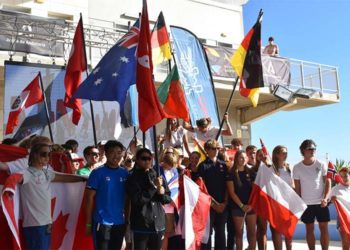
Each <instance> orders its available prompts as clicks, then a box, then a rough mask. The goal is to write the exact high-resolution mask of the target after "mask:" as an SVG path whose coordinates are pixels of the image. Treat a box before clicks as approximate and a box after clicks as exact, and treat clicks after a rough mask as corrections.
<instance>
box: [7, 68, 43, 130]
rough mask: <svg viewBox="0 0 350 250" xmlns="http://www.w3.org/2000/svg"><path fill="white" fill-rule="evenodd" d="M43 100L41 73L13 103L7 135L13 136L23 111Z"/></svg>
mask: <svg viewBox="0 0 350 250" xmlns="http://www.w3.org/2000/svg"><path fill="white" fill-rule="evenodd" d="M43 100H44V95H43V92H42V91H41V88H40V72H39V73H38V75H37V76H36V77H35V78H34V79H33V80H32V81H31V82H30V83H29V84H28V86H27V87H25V89H23V91H22V93H21V94H20V95H19V96H17V97H16V99H15V100H14V102H13V103H12V105H11V110H10V113H9V118H8V121H7V126H6V131H5V135H7V134H12V132H13V130H14V128H15V127H16V126H17V125H18V117H19V115H20V113H21V112H22V110H23V109H26V108H28V107H30V106H32V105H34V104H37V103H39V102H42V101H43Z"/></svg>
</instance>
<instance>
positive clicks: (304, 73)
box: [206, 46, 340, 125]
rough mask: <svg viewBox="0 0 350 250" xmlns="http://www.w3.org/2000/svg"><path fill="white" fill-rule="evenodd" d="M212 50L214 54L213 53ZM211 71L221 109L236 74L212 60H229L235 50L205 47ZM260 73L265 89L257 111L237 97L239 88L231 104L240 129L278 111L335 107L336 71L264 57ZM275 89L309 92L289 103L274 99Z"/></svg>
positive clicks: (325, 66) (280, 58)
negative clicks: (239, 123) (262, 75)
mask: <svg viewBox="0 0 350 250" xmlns="http://www.w3.org/2000/svg"><path fill="white" fill-rule="evenodd" d="M213 49H214V50H215V53H213V51H212V50H213ZM206 50H207V54H208V57H209V62H210V65H211V69H212V74H213V79H214V84H215V91H216V95H217V101H218V105H219V107H220V109H221V110H222V108H224V107H225V106H226V104H227V101H228V98H229V96H230V94H231V91H232V88H233V84H234V81H235V77H236V74H235V73H234V71H233V69H232V68H231V66H230V65H229V62H228V60H227V59H226V61H225V60H221V61H220V60H219V59H216V60H215V58H213V57H212V56H211V55H210V54H215V55H216V57H217V58H219V57H220V58H230V57H231V55H232V53H233V52H234V50H232V49H229V48H220V47H209V46H206ZM262 62H263V71H264V84H265V87H264V88H262V89H261V91H260V98H259V104H258V107H256V108H253V107H252V105H251V103H250V100H249V99H248V98H245V97H242V96H240V94H239V86H238V85H239V84H237V87H236V91H235V94H234V97H233V100H232V105H231V108H232V107H233V108H235V109H237V110H238V111H240V112H238V114H239V116H240V117H239V118H238V117H237V118H238V119H239V120H240V122H241V125H248V124H250V123H251V122H253V121H256V120H258V119H261V118H263V117H265V116H268V115H271V114H272V113H275V112H277V111H293V110H299V109H305V108H311V107H317V106H322V105H327V104H334V103H338V102H339V100H340V89H339V79H338V68H337V67H335V66H330V65H324V64H319V63H314V62H308V61H302V60H297V59H292V58H284V57H270V56H265V55H263V57H262ZM277 85H281V86H283V87H286V88H287V89H289V90H290V91H292V92H296V91H297V90H299V89H307V90H312V92H313V94H312V95H311V96H309V97H307V96H304V97H300V96H294V95H293V98H291V100H290V101H289V102H286V101H283V100H281V99H279V98H277V97H276V96H275V95H274V94H273V90H274V89H275V87H276V86H277Z"/></svg>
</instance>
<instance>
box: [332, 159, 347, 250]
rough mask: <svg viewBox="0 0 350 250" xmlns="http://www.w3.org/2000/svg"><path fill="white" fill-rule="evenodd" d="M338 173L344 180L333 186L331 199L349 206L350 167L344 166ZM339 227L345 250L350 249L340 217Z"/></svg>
mask: <svg viewBox="0 0 350 250" xmlns="http://www.w3.org/2000/svg"><path fill="white" fill-rule="evenodd" d="M338 174H339V176H340V178H341V180H342V183H338V184H337V185H336V186H334V187H333V188H332V191H331V200H332V202H333V203H335V202H336V201H337V202H340V203H342V205H343V206H345V207H349V205H350V199H349V197H350V168H349V167H346V166H344V167H342V168H341V169H340V170H339V171H338ZM337 228H338V230H339V234H340V238H341V242H342V248H343V250H349V249H350V240H349V237H348V235H347V234H346V232H344V231H343V230H344V229H343V228H342V226H341V225H340V221H339V217H338V218H337Z"/></svg>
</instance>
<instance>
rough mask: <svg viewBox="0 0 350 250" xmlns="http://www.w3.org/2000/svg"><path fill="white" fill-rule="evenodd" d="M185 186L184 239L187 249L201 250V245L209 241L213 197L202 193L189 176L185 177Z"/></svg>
mask: <svg viewBox="0 0 350 250" xmlns="http://www.w3.org/2000/svg"><path fill="white" fill-rule="evenodd" d="M183 185H184V198H185V202H184V223H183V228H182V238H184V239H185V248H186V249H200V246H201V243H202V242H203V243H207V242H208V239H209V236H210V235H209V234H210V230H209V224H210V223H208V222H209V220H210V203H211V197H210V196H209V195H208V194H205V193H204V192H202V191H201V190H200V188H199V186H198V185H197V184H196V183H195V182H193V181H192V180H191V178H189V177H188V176H186V175H184V176H183Z"/></svg>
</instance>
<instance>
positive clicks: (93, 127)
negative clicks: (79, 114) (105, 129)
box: [80, 13, 97, 146]
mask: <svg viewBox="0 0 350 250" xmlns="http://www.w3.org/2000/svg"><path fill="white" fill-rule="evenodd" d="M80 19H81V24H82V25H81V26H82V27H81V28H82V29H83V30H82V34H83V37H82V39H83V44H84V59H85V65H86V70H85V73H86V78H87V77H88V76H89V73H88V67H87V66H88V63H87V58H86V47H85V36H84V25H83V16H82V14H81V13H80ZM89 102H90V113H91V123H92V133H93V136H94V143H95V146H97V136H96V125H95V114H94V107H93V106H92V101H91V100H89Z"/></svg>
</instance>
